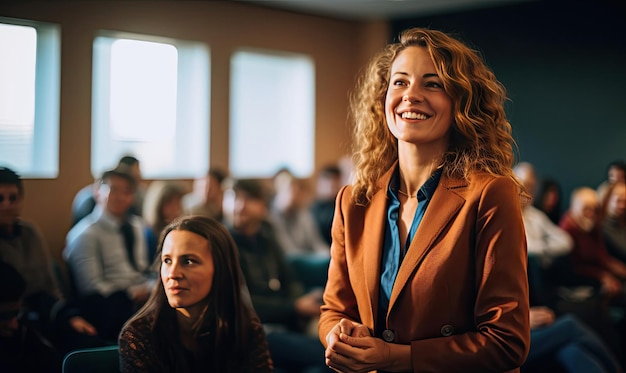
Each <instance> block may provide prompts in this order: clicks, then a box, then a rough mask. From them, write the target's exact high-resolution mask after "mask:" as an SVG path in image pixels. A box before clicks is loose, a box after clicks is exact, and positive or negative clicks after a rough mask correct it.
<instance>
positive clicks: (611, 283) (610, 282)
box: [600, 272, 622, 297]
mask: <svg viewBox="0 0 626 373" xmlns="http://www.w3.org/2000/svg"><path fill="white" fill-rule="evenodd" d="M600 282H601V284H602V288H601V291H602V293H604V294H606V295H608V296H609V297H614V296H616V295H618V294H619V293H620V291H622V284H621V283H620V282H619V280H618V279H617V278H615V276H613V275H612V274H610V273H608V272H605V273H604V274H603V275H602V278H600Z"/></svg>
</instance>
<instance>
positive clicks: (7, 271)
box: [0, 261, 61, 373]
mask: <svg viewBox="0 0 626 373" xmlns="http://www.w3.org/2000/svg"><path fill="white" fill-rule="evenodd" d="M26 287H27V285H26V281H24V279H23V278H22V276H21V275H20V274H19V272H18V271H17V270H15V268H13V267H12V266H11V265H9V264H7V263H5V262H3V261H0V372H3V373H21V372H29V373H30V372H32V373H38V372H50V373H57V372H61V355H59V354H58V353H57V351H55V349H54V348H53V347H52V345H51V344H50V342H49V341H48V340H46V338H44V337H43V336H42V335H41V334H40V333H39V331H38V330H37V329H36V328H33V327H32V326H31V325H30V324H29V322H28V320H27V319H26V318H25V317H24V315H25V313H26V312H25V309H24V307H23V300H24V294H25V293H26Z"/></svg>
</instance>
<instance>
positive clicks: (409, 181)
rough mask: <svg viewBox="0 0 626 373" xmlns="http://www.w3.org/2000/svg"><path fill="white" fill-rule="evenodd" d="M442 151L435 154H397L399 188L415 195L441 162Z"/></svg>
mask: <svg viewBox="0 0 626 373" xmlns="http://www.w3.org/2000/svg"><path fill="white" fill-rule="evenodd" d="M442 156H443V153H441V154H437V155H436V156H429V157H418V156H410V155H409V156H407V155H405V156H402V155H401V154H400V155H399V159H398V164H399V168H400V170H399V174H400V190H402V191H403V192H406V193H408V194H409V195H416V194H417V191H418V190H419V188H421V187H422V185H424V183H425V182H426V180H428V179H429V178H430V177H431V176H432V174H433V173H434V172H435V170H437V168H438V167H439V166H440V164H441V159H442Z"/></svg>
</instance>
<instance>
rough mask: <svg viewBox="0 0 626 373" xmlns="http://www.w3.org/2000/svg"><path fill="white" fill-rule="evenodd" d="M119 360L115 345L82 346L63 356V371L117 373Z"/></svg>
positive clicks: (70, 372) (74, 372) (71, 372)
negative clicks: (82, 347)
mask: <svg viewBox="0 0 626 373" xmlns="http://www.w3.org/2000/svg"><path fill="white" fill-rule="evenodd" d="M119 371H120V360H119V353H118V347H117V346H105V347H95V348H84V349H80V350H75V351H71V352H69V353H68V354H67V355H65V357H64V358H63V373H85V372H90V373H117V372H119Z"/></svg>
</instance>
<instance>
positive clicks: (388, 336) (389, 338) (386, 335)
mask: <svg viewBox="0 0 626 373" xmlns="http://www.w3.org/2000/svg"><path fill="white" fill-rule="evenodd" d="M395 338H396V334H395V333H394V332H393V330H389V329H385V330H384V331H383V339H384V340H385V342H393V340H394V339H395Z"/></svg>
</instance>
